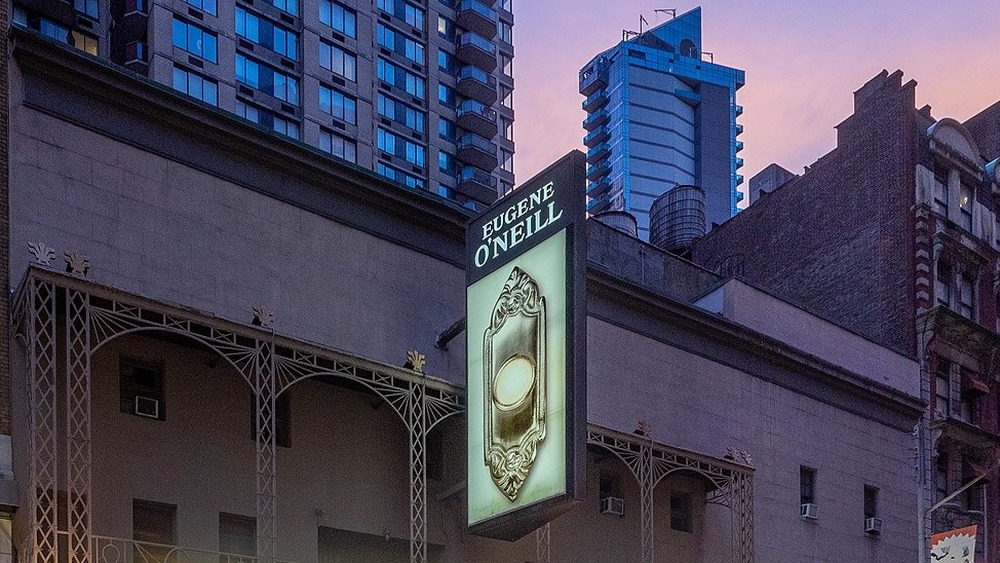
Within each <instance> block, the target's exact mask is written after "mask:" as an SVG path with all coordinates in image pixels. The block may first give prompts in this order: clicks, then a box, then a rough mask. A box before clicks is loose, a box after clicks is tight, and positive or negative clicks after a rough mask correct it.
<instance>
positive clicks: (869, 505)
mask: <svg viewBox="0 0 1000 563" xmlns="http://www.w3.org/2000/svg"><path fill="white" fill-rule="evenodd" d="M869 518H878V487H872V486H869V485H865V520H867V519H869Z"/></svg>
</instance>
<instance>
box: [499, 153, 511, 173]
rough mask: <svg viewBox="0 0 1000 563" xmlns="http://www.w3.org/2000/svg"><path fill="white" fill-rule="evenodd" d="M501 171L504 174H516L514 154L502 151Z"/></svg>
mask: <svg viewBox="0 0 1000 563" xmlns="http://www.w3.org/2000/svg"><path fill="white" fill-rule="evenodd" d="M500 169H501V170H503V171H504V172H510V173H511V174H513V173H514V153H512V152H510V151H508V150H505V149H500Z"/></svg>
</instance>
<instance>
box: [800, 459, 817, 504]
mask: <svg viewBox="0 0 1000 563" xmlns="http://www.w3.org/2000/svg"><path fill="white" fill-rule="evenodd" d="M799 502H800V503H801V504H816V470H815V469H810V468H808V467H799Z"/></svg>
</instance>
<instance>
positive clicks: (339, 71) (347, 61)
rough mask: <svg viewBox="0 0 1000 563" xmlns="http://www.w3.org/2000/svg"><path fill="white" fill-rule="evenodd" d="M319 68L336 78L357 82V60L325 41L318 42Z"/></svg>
mask: <svg viewBox="0 0 1000 563" xmlns="http://www.w3.org/2000/svg"><path fill="white" fill-rule="evenodd" d="M319 66H321V67H323V68H325V69H327V70H329V71H330V72H332V73H334V74H336V75H338V76H343V77H344V78H346V79H348V80H350V81H352V82H353V81H355V80H357V72H358V60H357V58H356V57H355V56H354V55H353V54H351V53H348V52H347V51H345V50H343V49H341V48H340V47H337V46H336V45H331V44H329V43H327V42H326V41H320V42H319Z"/></svg>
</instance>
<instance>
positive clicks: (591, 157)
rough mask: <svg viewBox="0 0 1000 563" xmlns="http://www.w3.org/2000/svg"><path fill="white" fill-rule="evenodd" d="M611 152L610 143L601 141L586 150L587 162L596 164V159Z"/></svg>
mask: <svg viewBox="0 0 1000 563" xmlns="http://www.w3.org/2000/svg"><path fill="white" fill-rule="evenodd" d="M610 154H611V145H609V144H607V143H601V144H599V145H597V146H595V147H594V148H592V149H590V150H588V151H587V162H589V163H591V164H597V161H599V160H601V159H603V158H604V157H606V156H608V155H610Z"/></svg>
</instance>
